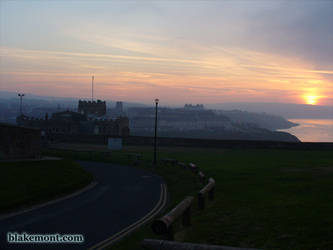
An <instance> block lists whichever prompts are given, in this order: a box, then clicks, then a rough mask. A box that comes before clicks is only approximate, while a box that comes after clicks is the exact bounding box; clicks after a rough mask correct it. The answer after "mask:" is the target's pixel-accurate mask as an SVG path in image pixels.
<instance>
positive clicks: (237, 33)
mask: <svg viewBox="0 0 333 250" xmlns="http://www.w3.org/2000/svg"><path fill="white" fill-rule="evenodd" d="M92 76H94V86H95V89H94V93H95V94H94V95H95V98H98V99H112V100H121V101H134V102H142V103H153V102H154V99H155V98H159V99H160V102H161V103H163V104H167V105H183V104H185V103H204V104H212V103H223V102H281V103H305V104H313V105H315V104H317V105H333V1H331V0H327V1H321V0H319V1H318V0H316V1H315V0H313V1H312V0H300V1H297V0H293V1H263V0H260V1H251V0H244V1H237V0H236V1H214V0H208V1H199V0H196V1H190V0H183V1H176V0H169V1H162V0H158V1H139V0H138V1H106V0H104V1H98V0H97V1H89V0H82V1H73V0H69V1H60V0H59V1H55V0H53V1H47V0H45V1H41V0H35V1H33V0H31V1H24V0H15V1H9V0H0V91H14V92H22V93H32V94H37V95H48V96H62V97H78V98H90V97H91V78H92Z"/></svg>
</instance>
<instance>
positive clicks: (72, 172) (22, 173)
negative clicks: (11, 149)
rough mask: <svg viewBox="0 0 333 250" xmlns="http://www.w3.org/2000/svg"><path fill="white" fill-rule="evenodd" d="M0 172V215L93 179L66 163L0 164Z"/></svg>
mask: <svg viewBox="0 0 333 250" xmlns="http://www.w3.org/2000/svg"><path fill="white" fill-rule="evenodd" d="M0 171H1V182H0V201H1V202H0V213H4V212H8V211H10V210H13V209H14V210H16V209H19V208H24V207H29V206H31V205H34V204H36V203H40V202H43V201H47V200H51V199H53V198H56V197H58V196H60V195H63V194H65V193H69V192H71V191H74V190H76V189H79V188H81V187H84V186H85V185H87V184H88V183H90V182H91V181H92V179H93V177H92V175H91V174H90V173H88V172H86V171H85V170H84V169H83V168H82V167H81V166H79V165H78V164H77V163H74V162H71V161H68V160H60V161H18V162H1V163H0Z"/></svg>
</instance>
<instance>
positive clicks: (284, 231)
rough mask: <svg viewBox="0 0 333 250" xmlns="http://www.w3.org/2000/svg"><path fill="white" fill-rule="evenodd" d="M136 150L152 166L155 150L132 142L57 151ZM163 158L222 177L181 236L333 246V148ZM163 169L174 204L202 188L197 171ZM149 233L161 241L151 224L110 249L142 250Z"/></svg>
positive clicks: (172, 151) (121, 155) (122, 157)
mask: <svg viewBox="0 0 333 250" xmlns="http://www.w3.org/2000/svg"><path fill="white" fill-rule="evenodd" d="M95 150H96V151H98V150H99V149H95ZM129 152H138V153H142V154H143V158H144V159H145V162H144V164H143V165H142V166H143V167H145V168H151V159H152V148H149V147H127V148H125V149H124V150H123V151H120V152H113V153H112V155H111V156H105V155H103V154H102V153H98V152H95V153H93V154H87V153H72V152H60V151H58V152H57V153H56V152H55V151H54V152H53V154H54V155H66V154H67V156H68V157H74V158H75V157H79V158H85V159H91V160H102V161H111V162H117V163H122V164H128V159H127V156H126V155H127V154H128V153H129ZM159 158H160V159H161V158H175V159H178V160H180V161H184V162H194V163H196V164H197V165H198V166H199V167H200V168H201V169H202V170H203V171H204V173H205V174H206V175H208V176H212V177H214V178H215V180H216V182H217V187H216V199H215V200H214V201H213V202H212V203H209V206H208V208H207V209H206V210H205V211H203V212H200V211H198V210H196V209H194V216H193V223H192V224H193V225H192V226H191V227H189V228H187V229H182V228H178V230H179V231H178V233H177V234H176V240H179V241H186V242H197V243H208V244H218V245H229V246H236V247H256V248H264V249H333V215H332V208H333V200H332V199H331V197H332V193H333V192H332V191H333V181H332V180H333V154H332V152H330V151H300V150H265V149H251V150H250V149H249V150H223V149H201V148H160V149H159ZM156 172H157V173H158V174H160V175H162V176H164V178H165V180H166V181H167V184H168V188H169V192H170V198H171V202H170V204H169V207H168V209H170V208H172V207H173V206H174V205H175V204H176V203H177V202H179V201H180V200H182V199H183V198H184V197H185V196H186V195H190V194H192V195H193V194H195V193H196V192H197V191H198V190H199V189H200V187H201V186H200V184H199V183H198V182H197V179H196V177H195V176H194V175H192V174H191V173H190V172H186V171H185V170H182V169H180V168H173V167H168V168H167V167H162V166H160V167H159V168H158V170H156ZM143 238H157V237H156V236H154V235H153V234H152V233H151V229H150V225H147V226H145V227H143V228H142V229H141V230H139V231H137V232H135V233H133V234H132V235H130V236H128V237H126V238H125V239H124V240H122V241H121V242H120V243H118V244H117V245H115V246H114V247H113V248H111V249H141V248H140V246H139V244H140V241H141V240H142V239H143Z"/></svg>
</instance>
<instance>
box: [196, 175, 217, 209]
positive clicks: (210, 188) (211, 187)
mask: <svg viewBox="0 0 333 250" xmlns="http://www.w3.org/2000/svg"><path fill="white" fill-rule="evenodd" d="M214 193H215V180H214V179H213V178H209V180H208V184H207V185H206V186H205V187H203V188H202V189H201V190H200V191H199V192H198V207H199V209H201V210H203V209H205V197H206V196H207V194H208V198H209V200H214Z"/></svg>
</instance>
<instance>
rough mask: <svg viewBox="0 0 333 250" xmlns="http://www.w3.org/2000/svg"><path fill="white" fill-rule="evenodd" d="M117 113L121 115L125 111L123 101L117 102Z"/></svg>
mask: <svg viewBox="0 0 333 250" xmlns="http://www.w3.org/2000/svg"><path fill="white" fill-rule="evenodd" d="M115 111H116V113H117V114H119V115H121V114H122V113H123V102H116V110H115Z"/></svg>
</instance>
